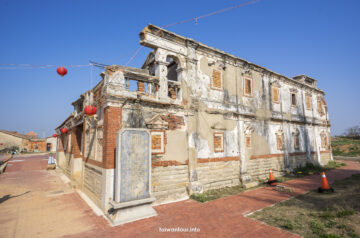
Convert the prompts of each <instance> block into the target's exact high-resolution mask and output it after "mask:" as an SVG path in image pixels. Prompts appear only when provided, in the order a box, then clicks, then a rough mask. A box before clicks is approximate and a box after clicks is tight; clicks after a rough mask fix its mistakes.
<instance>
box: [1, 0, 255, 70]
mask: <svg viewBox="0 0 360 238" xmlns="http://www.w3.org/2000/svg"><path fill="white" fill-rule="evenodd" d="M259 1H260V0H251V1H248V2H244V3H241V4H238V5H235V6H232V7H229V8H224V9H220V10H218V11H215V12H211V13H208V14H205V15H201V16H198V17H193V18H190V19H186V20H183V21H179V22H175V23H172V24H168V25H163V26H161V27H162V28H168V27H172V26H175V25H180V24H184V23H188V22H191V21H194V22H195V24H197V23H198V21H199V19H203V18H206V17H210V16H214V15H217V14H220V13H224V12H228V11H231V10H234V9H236V8H239V7H244V6H247V5H250V4H254V3H256V2H259ZM158 33H161V31H160V30H158V32H156V33H155V35H157V34H158ZM157 40H159V39H154V40H152V41H150V42H155V41H157ZM142 48H144V46H143V45H142V46H140V47H139V48H137V50H136V51H135V53H134V54H133V55H132V56H131V57H130V59H129V60H128V61H127V63H126V64H125V66H128V65H129V64H130V63H131V62H132V61H133V60H134V59H135V57H136V56H137V55H138V53H139V52H140V51H141V49H142ZM127 55H130V54H127ZM127 55H123V56H122V57H125V56H127ZM63 66H64V67H67V68H76V67H89V66H90V67H91V68H92V66H95V67H98V68H105V67H106V66H109V65H106V64H101V63H97V62H93V61H90V64H88V65H63ZM55 67H59V65H40V64H0V69H36V68H38V69H42V68H55Z"/></svg>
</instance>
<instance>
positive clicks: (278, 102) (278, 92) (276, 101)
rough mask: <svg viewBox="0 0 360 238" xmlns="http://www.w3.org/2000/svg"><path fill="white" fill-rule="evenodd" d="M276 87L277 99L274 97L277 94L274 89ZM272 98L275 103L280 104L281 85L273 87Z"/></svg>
mask: <svg viewBox="0 0 360 238" xmlns="http://www.w3.org/2000/svg"><path fill="white" fill-rule="evenodd" d="M275 89H276V91H277V100H275V98H274V96H275V94H274V90H275ZM271 100H272V102H273V103H276V104H280V89H279V87H277V86H272V87H271Z"/></svg>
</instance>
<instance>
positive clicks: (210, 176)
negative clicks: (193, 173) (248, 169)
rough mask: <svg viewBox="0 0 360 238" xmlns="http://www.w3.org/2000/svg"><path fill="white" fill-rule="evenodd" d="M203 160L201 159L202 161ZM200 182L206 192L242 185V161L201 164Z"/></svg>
mask: <svg viewBox="0 0 360 238" xmlns="http://www.w3.org/2000/svg"><path fill="white" fill-rule="evenodd" d="M200 160H201V159H200ZM196 170H197V172H198V179H199V182H200V183H201V184H202V185H203V189H204V191H206V190H210V189H217V188H223V187H232V186H236V185H239V184H240V179H239V174H240V161H239V160H232V161H216V162H208V163H199V162H198V167H197V169H196Z"/></svg>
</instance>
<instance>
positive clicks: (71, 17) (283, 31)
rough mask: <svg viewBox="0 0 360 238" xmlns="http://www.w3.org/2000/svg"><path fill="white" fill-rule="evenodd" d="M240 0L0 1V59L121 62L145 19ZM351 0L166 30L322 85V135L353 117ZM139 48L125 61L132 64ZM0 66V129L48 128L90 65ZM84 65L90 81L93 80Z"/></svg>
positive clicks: (356, 49)
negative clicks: (62, 72)
mask: <svg viewBox="0 0 360 238" xmlns="http://www.w3.org/2000/svg"><path fill="white" fill-rule="evenodd" d="M243 2H246V0H245V1H244V0H242V1H235V0H224V1H209V0H207V1H200V0H196V1H194V0H182V1H169V0H167V1H164V0H158V1H108V0H102V1H91V0H62V1H59V0H52V1H49V0H42V1H39V0H33V1H28V0H0V28H1V31H0V32H1V33H0V64H41V65H59V66H60V65H86V64H88V63H89V60H93V61H96V62H101V63H105V64H120V65H124V64H126V63H127V61H128V60H129V58H130V57H131V55H133V54H134V52H135V51H136V49H137V48H138V47H139V35H138V33H139V32H140V31H141V30H142V28H143V27H145V26H146V25H147V24H148V23H152V24H155V25H159V26H162V25H167V24H171V23H174V22H178V21H181V20H185V19H188V18H192V17H196V16H200V15H204V14H206V13H209V12H213V11H216V10H218V9H222V8H227V7H230V6H234V5H237V4H240V3H243ZM359 10H360V1H358V0H316V1H314V0H260V1H259V2H257V3H255V4H251V5H249V6H246V7H241V8H238V9H235V10H232V11H230V12H226V13H223V14H219V15H215V16H212V17H208V18H204V19H202V20H199V22H198V24H194V23H186V24H181V25H177V26H173V27H170V28H168V30H170V31H173V32H175V33H177V34H180V35H184V36H186V37H189V38H193V39H195V40H197V41H200V42H202V43H204V44H207V45H209V46H213V47H216V48H218V49H221V50H223V51H226V52H229V53H231V54H234V55H236V56H239V57H240V58H243V59H246V60H249V61H251V62H254V63H256V64H259V65H261V66H264V67H267V68H269V69H270V70H273V71H276V72H278V73H281V74H283V75H286V76H289V77H292V76H294V75H298V74H307V75H309V76H310V77H313V78H315V79H317V80H318V86H319V87H320V88H321V89H323V90H324V91H325V92H326V100H327V103H328V107H329V112H330V120H331V123H332V133H333V134H340V133H342V132H343V131H344V129H346V128H348V127H351V126H354V125H357V124H359V123H360V110H359V109H360V106H359V101H360V93H359V91H360V80H359V75H360V65H359V63H360V60H359V57H360V14H359ZM148 52H149V49H146V48H144V49H142V50H141V51H140V53H139V54H138V55H137V57H136V58H135V59H134V60H133V61H132V62H131V64H130V65H129V66H133V67H140V66H141V65H142V63H143V61H144V60H145V57H146V55H147V53H148ZM68 70H69V71H68V74H67V75H66V76H65V77H63V78H61V77H60V76H59V75H57V73H56V68H45V69H43V68H41V69H39V68H37V69H4V68H2V69H0V88H1V90H0V102H1V103H0V112H1V113H0V129H5V130H16V131H19V132H21V133H23V132H25V133H26V132H28V131H30V130H33V131H35V132H37V133H38V134H39V135H40V136H41V135H42V134H43V132H42V131H44V133H45V136H49V135H51V134H52V133H54V130H53V129H54V128H55V127H56V126H58V125H59V124H60V123H61V122H62V121H64V120H65V119H66V117H67V116H68V115H69V114H70V113H71V112H72V110H73V108H72V106H71V103H72V102H73V101H75V100H76V99H77V98H78V97H79V95H80V94H81V93H83V92H85V91H86V90H88V89H89V87H90V75H91V73H90V72H91V71H90V67H79V68H69V69H68ZM100 72H101V71H100V70H98V69H94V71H93V79H94V80H93V81H94V82H93V85H94V84H95V83H97V82H99V80H100V77H99V73H100Z"/></svg>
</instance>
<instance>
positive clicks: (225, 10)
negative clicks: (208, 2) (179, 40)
mask: <svg viewBox="0 0 360 238" xmlns="http://www.w3.org/2000/svg"><path fill="white" fill-rule="evenodd" d="M259 1H260V0H251V1H248V2H244V3H241V4H238V5H235V6H232V7H228V8H224V9H220V10H217V11H215V12H211V13H208V14H205V15H202V16H199V17H193V18H190V19H187V20H183V21H179V22H175V23H172V24H169V25H164V26H162V28H167V27H171V26H175V25H179V24H184V23H187V22H191V21H194V22H195V23H197V22H198V21H199V19H202V18H205V17H211V16H214V15H217V14H220V13H224V12H228V11H231V10H234V9H236V8H239V7H245V6H247V5H250V4H254V3H256V2H259Z"/></svg>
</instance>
